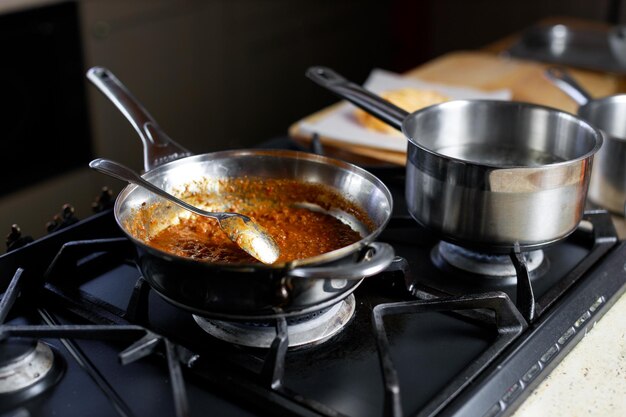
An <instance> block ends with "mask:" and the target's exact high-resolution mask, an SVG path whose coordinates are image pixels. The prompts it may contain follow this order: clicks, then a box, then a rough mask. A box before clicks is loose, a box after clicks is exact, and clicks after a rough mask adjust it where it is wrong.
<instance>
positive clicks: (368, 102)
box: [306, 67, 409, 130]
mask: <svg viewBox="0 0 626 417" xmlns="http://www.w3.org/2000/svg"><path fill="white" fill-rule="evenodd" d="M306 76H307V77H309V78H310V79H311V80H313V81H315V82H316V83H317V84H319V85H321V86H322V87H324V88H326V89H327V90H330V91H331V92H333V93H335V94H336V95H338V96H339V97H341V98H343V99H345V100H348V101H349V102H351V103H352V104H354V105H355V106H357V107H360V108H361V109H363V110H365V111H366V112H368V113H370V114H371V115H373V116H376V117H377V118H379V119H380V120H382V121H383V122H385V123H387V124H388V125H390V126H392V127H394V128H396V129H398V130H402V123H403V122H404V119H406V117H407V116H408V115H409V113H408V112H406V111H405V110H403V109H401V108H400V107H398V106H396V105H395V104H393V103H390V102H389V101H387V100H385V99H384V98H382V97H380V96H377V95H376V94H374V93H372V92H371V91H368V90H366V89H365V88H363V87H361V86H360V85H357V84H355V83H353V82H351V81H348V80H346V79H345V78H344V77H342V76H341V75H339V74H337V73H336V72H335V71H333V70H332V69H330V68H326V67H310V68H309V69H308V70H307V71H306Z"/></svg>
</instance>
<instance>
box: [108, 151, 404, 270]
mask: <svg viewBox="0 0 626 417" xmlns="http://www.w3.org/2000/svg"><path fill="white" fill-rule="evenodd" d="M209 156H210V157H211V160H218V159H223V158H232V157H237V156H240V157H241V156H269V157H277V158H291V159H302V160H307V161H313V162H317V163H320V164H325V165H332V166H335V167H338V168H339V169H345V170H348V171H351V172H354V173H356V174H357V175H359V176H361V177H362V178H364V179H366V180H367V181H369V182H370V183H372V184H373V185H374V186H375V187H376V188H377V189H378V190H380V191H381V192H382V193H383V194H384V196H385V197H386V201H387V204H388V206H389V208H388V213H387V215H386V218H385V219H384V220H383V221H382V222H381V223H380V224H379V225H378V226H377V227H376V229H374V230H372V231H370V233H369V234H368V235H366V236H364V237H363V238H361V239H360V240H359V241H357V242H354V243H352V244H350V245H348V246H344V247H342V248H339V249H336V250H333V251H330V252H326V253H323V254H321V255H317V256H313V257H309V258H305V259H296V260H293V261H290V262H284V263H277V264H270V265H268V264H263V263H237V264H235V263H226V262H208V261H202V260H196V259H192V258H189V257H185V256H179V255H175V254H171V253H169V252H165V251H162V250H159V249H156V248H154V247H152V246H150V245H148V244H147V243H145V242H144V241H142V240H140V239H138V238H136V237H135V236H133V235H132V234H131V233H130V232H129V231H128V230H127V229H126V228H125V227H124V225H123V224H122V219H120V215H119V213H120V211H121V208H122V204H123V203H124V202H125V200H127V199H128V197H129V196H130V195H131V194H132V193H133V191H134V190H136V189H138V188H139V187H138V186H137V185H133V184H130V185H127V186H126V187H125V188H124V189H123V190H122V191H121V192H120V193H119V194H118V196H117V198H116V200H115V205H114V214H115V221H116V223H117V224H118V226H119V227H120V229H121V230H122V231H123V232H124V234H125V235H126V236H127V237H128V238H129V239H130V240H131V241H132V242H133V243H135V244H137V245H139V246H141V247H142V248H144V249H145V250H147V251H149V252H152V253H154V254H158V255H159V256H162V257H166V258H171V259H175V260H176V261H182V262H185V263H191V264H194V265H197V264H206V265H211V266H215V267H219V268H222V269H228V270H234V271H248V270H250V269H251V268H253V269H263V270H276V271H278V270H292V269H295V268H298V267H304V266H307V267H310V266H313V265H322V264H327V263H329V262H333V261H337V260H339V259H343V258H345V257H346V256H348V255H350V254H353V253H356V252H358V251H359V250H361V249H362V248H364V247H366V246H367V245H368V244H370V243H371V242H373V241H374V240H375V239H376V237H377V236H378V235H379V234H380V233H381V232H382V231H383V229H384V228H385V227H386V226H387V223H388V222H389V220H390V219H391V214H392V212H393V197H392V194H391V192H390V191H389V189H388V188H387V186H386V185H385V184H384V183H383V182H382V181H381V180H380V179H379V178H378V177H376V176H375V175H373V174H372V173H370V172H369V171H367V170H365V169H363V168H361V167H359V166H357V165H354V164H351V163H349V162H345V161H341V160H338V159H334V158H329V157H326V156H322V155H317V154H311V153H307V152H301V151H292V150H273V149H238V150H226V151H217V152H210V153H205V154H199V155H192V156H188V157H184V158H181V159H177V160H174V161H171V162H167V163H164V164H162V165H159V166H158V167H156V168H154V169H152V170H150V171H148V172H146V173H144V174H143V175H142V177H143V178H144V179H146V180H150V179H151V178H153V177H155V176H158V175H159V174H160V173H162V172H163V171H168V170H170V169H172V168H173V167H176V166H178V165H180V166H183V165H187V164H189V163H193V162H200V161H203V160H204V159H205V158H207V157H209ZM331 188H333V189H334V190H335V191H339V190H337V189H336V188H335V187H331Z"/></svg>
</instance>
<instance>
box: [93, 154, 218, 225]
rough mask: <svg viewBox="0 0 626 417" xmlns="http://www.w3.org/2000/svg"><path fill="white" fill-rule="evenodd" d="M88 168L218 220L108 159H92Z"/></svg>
mask: <svg viewBox="0 0 626 417" xmlns="http://www.w3.org/2000/svg"><path fill="white" fill-rule="evenodd" d="M89 167H90V168H93V169H95V170H96V171H99V172H102V173H103V174H107V175H110V176H111V177H114V178H117V179H120V180H122V181H126V182H129V183H131V184H136V185H139V186H140V187H143V188H145V189H146V190H148V191H151V192H153V193H154V194H157V195H160V196H161V197H163V198H165V199H166V200H169V201H171V202H172V203H174V204H177V205H179V206H180V207H182V208H184V209H186V210H189V211H191V212H193V213H196V214H199V215H201V216H207V217H214V218H218V217H219V216H216V215H214V214H213V213H209V212H207V211H204V210H200V209H199V208H197V207H194V206H192V205H191V204H188V203H185V202H184V201H183V200H180V199H178V198H176V197H174V196H173V195H171V194H170V193H168V192H167V191H165V190H163V189H161V188H159V187H157V186H156V185H153V184H152V183H150V182H148V181H146V180H144V179H143V178H141V176H140V175H139V174H137V173H136V172H135V171H133V170H132V169H130V168H128V167H126V166H124V165H122V164H120V163H117V162H114V161H111V160H109V159H104V158H98V159H94V160H93V161H91V162H90V163H89Z"/></svg>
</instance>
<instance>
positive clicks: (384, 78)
mask: <svg viewBox="0 0 626 417" xmlns="http://www.w3.org/2000/svg"><path fill="white" fill-rule="evenodd" d="M364 85H365V87H366V88H367V89H368V90H371V91H373V92H375V93H381V92H383V91H388V90H397V89H401V88H406V87H413V88H416V89H421V90H430V91H436V92H438V93H440V94H443V95H445V96H448V97H450V98H451V99H492V100H510V99H511V92H510V91H509V90H497V91H482V90H477V89H475V88H469V87H456V86H449V85H444V84H436V83H431V82H426V81H422V80H418V79H416V78H407V77H403V76H401V75H398V74H395V73H393V72H389V71H385V70H382V69H374V70H373V71H372V72H371V74H370V76H369V77H368V79H367V81H366V82H365V84H364ZM354 109H355V106H354V105H352V104H350V103H347V102H346V103H345V104H343V105H341V106H339V108H337V109H336V110H334V111H332V112H330V113H329V114H327V115H325V116H324V117H323V118H321V119H319V120H317V121H315V122H314V123H310V122H303V123H301V124H300V130H301V131H302V132H303V133H305V134H308V135H313V134H315V133H317V134H318V135H320V136H322V137H327V138H329V139H333V140H337V141H341V142H345V143H352V144H356V145H364V146H369V147H372V148H380V149H385V150H390V151H397V152H406V148H407V141H406V139H405V138H404V136H402V134H401V133H398V134H397V135H396V134H390V133H382V132H376V131H374V130H371V129H368V128H366V127H364V126H363V125H361V124H360V123H359V122H358V121H357V120H356V118H355V116H354Z"/></svg>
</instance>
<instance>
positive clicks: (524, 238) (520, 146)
mask: <svg viewBox="0 0 626 417" xmlns="http://www.w3.org/2000/svg"><path fill="white" fill-rule="evenodd" d="M403 131H404V134H405V135H406V136H407V137H408V138H409V141H410V144H411V145H412V146H409V150H408V155H407V183H406V193H405V196H406V200H407V205H408V207H409V211H410V212H411V214H412V215H413V217H415V219H416V220H417V221H418V222H419V223H421V224H423V225H426V226H429V227H432V228H435V229H436V230H438V231H439V232H441V234H442V235H443V236H444V237H445V238H446V239H447V240H450V241H453V242H460V243H463V244H466V245H468V246H481V245H488V246H492V247H493V248H494V250H495V249H500V248H502V249H506V248H510V247H511V246H512V245H513V244H515V243H518V244H519V245H520V246H522V247H524V248H527V249H528V248H532V247H536V246H541V245H544V244H547V243H550V242H552V241H556V240H559V239H561V238H563V237H565V236H567V235H568V234H569V233H571V232H572V231H573V230H574V229H575V228H576V226H577V225H578V223H579V222H580V220H581V218H582V213H583V208H584V203H585V198H586V192H587V187H588V182H589V177H590V172H591V162H592V158H593V155H594V153H595V152H597V150H598V149H599V147H600V145H601V143H602V138H601V135H600V133H599V132H598V131H597V130H595V129H593V128H592V127H591V126H589V125H588V124H587V123H585V122H583V121H581V120H580V119H578V118H576V117H574V116H571V115H569V114H567V113H564V112H559V111H557V110H553V109H549V108H545V107H540V106H536V105H531V104H524V103H515V102H505V101H480V100H475V101H451V102H447V103H443V104H441V105H438V106H432V107H429V108H427V109H424V110H423V111H418V112H416V113H413V114H411V115H410V116H409V117H407V118H406V119H405V121H404V124H403Z"/></svg>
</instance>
